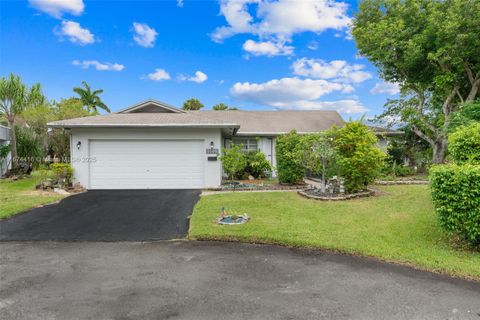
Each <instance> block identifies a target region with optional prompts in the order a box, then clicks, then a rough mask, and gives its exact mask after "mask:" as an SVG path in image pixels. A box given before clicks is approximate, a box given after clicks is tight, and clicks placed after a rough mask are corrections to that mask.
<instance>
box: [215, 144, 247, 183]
mask: <svg viewBox="0 0 480 320" xmlns="http://www.w3.org/2000/svg"><path fill="white" fill-rule="evenodd" d="M241 148H242V146H239V145H232V146H231V147H230V149H226V148H224V149H223V155H222V156H221V157H220V160H221V161H222V164H223V170H225V173H226V174H227V175H228V177H229V178H230V180H232V181H233V179H235V176H236V175H237V173H239V172H240V171H242V170H244V169H245V167H246V166H247V159H246V157H245V155H244V154H243V153H242V152H241V151H240V149H241Z"/></svg>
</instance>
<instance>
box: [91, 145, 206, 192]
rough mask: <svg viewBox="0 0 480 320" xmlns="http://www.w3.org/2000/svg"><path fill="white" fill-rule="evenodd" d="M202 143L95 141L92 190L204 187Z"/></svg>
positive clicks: (92, 156)
mask: <svg viewBox="0 0 480 320" xmlns="http://www.w3.org/2000/svg"><path fill="white" fill-rule="evenodd" d="M202 150H203V141H202V140H91V141H90V157H91V158H94V162H91V163H90V188H91V189H165V188H202V187H204V161H205V159H204V155H203V153H202Z"/></svg>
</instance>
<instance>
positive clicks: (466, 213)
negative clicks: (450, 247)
mask: <svg viewBox="0 0 480 320" xmlns="http://www.w3.org/2000/svg"><path fill="white" fill-rule="evenodd" d="M430 183H431V188H432V197H433V202H434V204H435V210H436V212H437V214H438V217H439V221H440V225H441V226H442V227H443V228H444V229H445V230H447V231H449V232H450V233H452V234H456V235H458V236H460V237H461V238H463V239H465V240H466V241H468V242H469V243H470V244H472V245H473V246H480V166H479V165H471V164H464V165H456V164H452V165H439V166H435V167H432V168H431V169H430Z"/></svg>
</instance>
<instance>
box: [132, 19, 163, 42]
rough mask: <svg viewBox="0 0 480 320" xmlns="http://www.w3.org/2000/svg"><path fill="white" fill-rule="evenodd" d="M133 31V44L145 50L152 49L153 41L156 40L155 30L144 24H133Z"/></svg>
mask: <svg viewBox="0 0 480 320" xmlns="http://www.w3.org/2000/svg"><path fill="white" fill-rule="evenodd" d="M133 31H134V32H135V34H134V35H133V40H135V42H136V43H137V44H138V45H140V46H142V47H145V48H152V47H153V45H154V43H155V39H157V36H158V33H157V31H155V29H153V28H151V27H149V26H148V25H147V24H146V23H139V22H134V23H133Z"/></svg>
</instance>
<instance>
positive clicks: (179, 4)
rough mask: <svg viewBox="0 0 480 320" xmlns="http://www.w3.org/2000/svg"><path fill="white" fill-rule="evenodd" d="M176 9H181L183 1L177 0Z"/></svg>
mask: <svg viewBox="0 0 480 320" xmlns="http://www.w3.org/2000/svg"><path fill="white" fill-rule="evenodd" d="M177 7H180V8H183V0H177Z"/></svg>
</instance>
